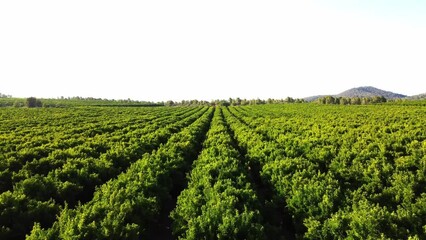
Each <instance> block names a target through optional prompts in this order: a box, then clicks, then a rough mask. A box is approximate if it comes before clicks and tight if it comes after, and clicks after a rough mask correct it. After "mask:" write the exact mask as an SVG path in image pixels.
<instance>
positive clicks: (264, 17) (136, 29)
mask: <svg viewBox="0 0 426 240" xmlns="http://www.w3.org/2000/svg"><path fill="white" fill-rule="evenodd" d="M425 80H426V1H414V0H400V1H395V0H386V1H385V0H358V1H355V0H347V1H341V0H334V1H333V0H327V1H322V0H317V1H313V0H312V1H307V0H305V1H304V0H297V1H296V0H294V1H285V0H280V1H250V0H241V1H233V0H215V1H205V0H194V1H186V0H180V1H176V0H172V1H165V0H145V1H144V0H139V1H131V0H129V1H110V0H93V1H92V0H72V1H63V0H51V1H45V0H37V1H34V0H28V1H22V0H1V1H0V92H1V93H4V94H11V95H13V96H17V97H29V96H36V97H59V96H65V97H67V96H83V97H101V98H115V99H125V98H132V99H135V100H149V101H165V100H169V99H172V100H182V99H203V100H212V99H226V98H229V97H233V98H235V97H240V98H262V99H266V98H269V97H271V98H285V97H287V96H291V97H297V98H298V97H307V96H311V95H318V94H337V93H340V92H342V91H344V90H346V89H349V88H352V87H359V86H374V87H378V88H381V89H384V90H388V91H394V92H398V93H402V94H407V95H414V94H419V93H424V92H426V81H425Z"/></svg>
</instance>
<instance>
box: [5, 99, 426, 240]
mask: <svg viewBox="0 0 426 240" xmlns="http://www.w3.org/2000/svg"><path fill="white" fill-rule="evenodd" d="M8 99H9V100H11V98H8ZM21 100H22V99H21ZM21 100H20V101H21ZM35 100H36V102H34V104H35V107H28V104H32V103H29V102H28V99H23V103H22V104H23V105H22V106H19V107H13V104H12V106H10V105H7V106H10V107H1V108H0V239H426V127H425V126H426V104H425V101H424V100H423V101H414V102H411V101H410V103H404V102H387V103H383V102H382V101H381V100H379V99H376V100H375V101H376V102H378V103H379V104H364V105H363V104H361V105H346V104H340V100H339V104H336V100H335V99H330V98H329V99H324V102H323V100H320V101H319V102H320V103H323V104H319V103H318V102H316V103H301V102H299V101H289V100H290V99H287V101H283V102H286V103H292V104H273V103H274V101H272V100H271V102H270V103H271V104H259V102H257V104H256V101H254V102H252V104H251V105H250V104H248V105H244V106H239V105H242V104H236V102H237V101H236V100H235V101H234V100H232V99H230V100H229V101H218V102H214V103H195V102H194V103H192V104H191V102H188V104H176V103H174V104H173V105H179V106H176V107H166V106H155V107H153V106H149V107H148V106H142V105H144V103H132V102H127V103H125V102H124V101H123V102H120V104H123V105H122V106H113V105H117V102H112V103H111V102H110V103H111V104H95V103H93V104H87V105H85V106H82V105H84V104H81V102H82V101H95V102H96V101H100V100H82V99H75V100H74V101H76V102H74V103H73V104H68V105H66V107H58V106H59V105H58V106H56V107H47V102H44V101H43V100H41V103H37V99H35ZM14 101H16V100H14ZM14 101H9V102H13V103H14ZM31 101H32V100H31ZM59 101H71V100H65V99H63V100H59ZM327 101H333V103H331V102H330V103H329V104H327ZM4 102H6V100H3V103H4ZM349 102H350V100H349ZM91 103H92V102H91ZM264 103H268V102H264ZM37 104H38V105H37ZM40 104H41V105H40ZM43 104H44V105H43ZM52 104H53V103H52ZM57 104H58V103H57ZM132 104H135V106H137V107H124V106H129V105H132ZM88 105H91V106H88ZM100 105H104V106H100ZM148 105H150V104H148ZM184 105H192V106H184ZM196 105H200V106H196ZM203 105H204V106H203ZM25 106H27V107H25ZM37 106H41V107H37Z"/></svg>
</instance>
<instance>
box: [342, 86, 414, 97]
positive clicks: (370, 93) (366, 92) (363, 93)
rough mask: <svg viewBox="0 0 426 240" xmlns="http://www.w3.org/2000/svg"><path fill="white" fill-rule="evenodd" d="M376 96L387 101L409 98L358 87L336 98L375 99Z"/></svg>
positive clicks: (371, 88)
mask: <svg viewBox="0 0 426 240" xmlns="http://www.w3.org/2000/svg"><path fill="white" fill-rule="evenodd" d="M375 96H383V97H385V98H386V99H396V98H404V97H407V96H406V95H403V94H399V93H394V92H389V91H385V90H381V89H378V88H375V87H370V86H369V87H358V88H351V89H349V90H346V91H344V92H342V93H339V94H337V95H336V97H349V98H353V97H375Z"/></svg>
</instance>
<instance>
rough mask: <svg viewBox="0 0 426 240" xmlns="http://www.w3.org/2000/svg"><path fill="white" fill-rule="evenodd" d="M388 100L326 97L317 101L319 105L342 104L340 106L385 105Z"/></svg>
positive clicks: (381, 98)
mask: <svg viewBox="0 0 426 240" xmlns="http://www.w3.org/2000/svg"><path fill="white" fill-rule="evenodd" d="M385 102H387V99H386V98H385V97H383V96H375V97H352V98H348V97H333V96H326V97H322V98H318V99H317V103H320V104H340V105H366V104H376V103H385Z"/></svg>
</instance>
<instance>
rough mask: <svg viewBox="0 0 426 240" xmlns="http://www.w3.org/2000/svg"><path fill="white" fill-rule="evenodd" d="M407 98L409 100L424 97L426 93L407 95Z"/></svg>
mask: <svg viewBox="0 0 426 240" xmlns="http://www.w3.org/2000/svg"><path fill="white" fill-rule="evenodd" d="M407 99H409V100H420V99H426V93H422V94H418V95H414V96H410V97H407Z"/></svg>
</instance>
